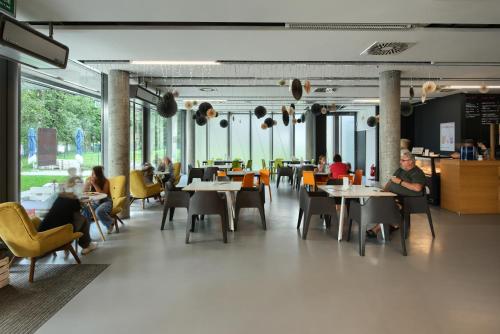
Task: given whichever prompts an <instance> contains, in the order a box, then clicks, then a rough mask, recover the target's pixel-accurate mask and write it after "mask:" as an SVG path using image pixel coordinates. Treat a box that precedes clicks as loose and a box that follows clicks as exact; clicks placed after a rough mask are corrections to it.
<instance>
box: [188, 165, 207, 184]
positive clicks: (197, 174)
mask: <svg viewBox="0 0 500 334" xmlns="http://www.w3.org/2000/svg"><path fill="white" fill-rule="evenodd" d="M204 173H205V168H191V169H190V170H189V174H188V182H187V184H191V182H193V179H203V174H204Z"/></svg>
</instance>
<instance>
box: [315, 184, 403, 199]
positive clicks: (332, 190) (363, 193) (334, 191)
mask: <svg viewBox="0 0 500 334" xmlns="http://www.w3.org/2000/svg"><path fill="white" fill-rule="evenodd" d="M318 188H319V189H321V190H323V191H325V192H327V193H328V194H329V195H330V196H332V197H345V198H361V197H394V196H397V195H396V194H394V193H391V192H389V191H382V189H380V188H376V187H367V186H358V185H354V186H351V187H350V188H349V189H347V190H343V189H342V186H341V185H338V186H337V185H335V186H328V185H323V186H318Z"/></svg>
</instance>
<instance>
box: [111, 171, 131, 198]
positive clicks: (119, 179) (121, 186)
mask: <svg viewBox="0 0 500 334" xmlns="http://www.w3.org/2000/svg"><path fill="white" fill-rule="evenodd" d="M126 182H127V179H126V178H125V175H118V176H114V177H110V178H109V192H110V194H111V199H112V200H113V201H114V200H115V199H118V198H120V197H125V184H126Z"/></svg>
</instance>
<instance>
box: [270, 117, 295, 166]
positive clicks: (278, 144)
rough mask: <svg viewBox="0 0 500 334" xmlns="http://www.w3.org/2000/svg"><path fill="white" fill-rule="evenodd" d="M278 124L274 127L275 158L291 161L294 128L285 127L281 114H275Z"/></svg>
mask: <svg viewBox="0 0 500 334" xmlns="http://www.w3.org/2000/svg"><path fill="white" fill-rule="evenodd" d="M273 118H274V120H275V121H276V122H277V124H276V125H275V126H273V127H272V133H273V158H274V159H284V160H290V159H291V157H292V126H290V125H288V126H285V124H283V120H282V117H281V114H274V115H273Z"/></svg>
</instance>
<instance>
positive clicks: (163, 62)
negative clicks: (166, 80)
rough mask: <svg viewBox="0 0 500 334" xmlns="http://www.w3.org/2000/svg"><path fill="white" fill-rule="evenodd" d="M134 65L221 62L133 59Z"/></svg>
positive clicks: (195, 64)
mask: <svg viewBox="0 0 500 334" xmlns="http://www.w3.org/2000/svg"><path fill="white" fill-rule="evenodd" d="M130 64H132V65H194V66H200V65H201V66H206V65H220V64H221V63H220V62H218V61H213V60H206V61H205V60H203V61H191V60H186V61H184V60H180V61H177V60H131V61H130Z"/></svg>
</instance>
